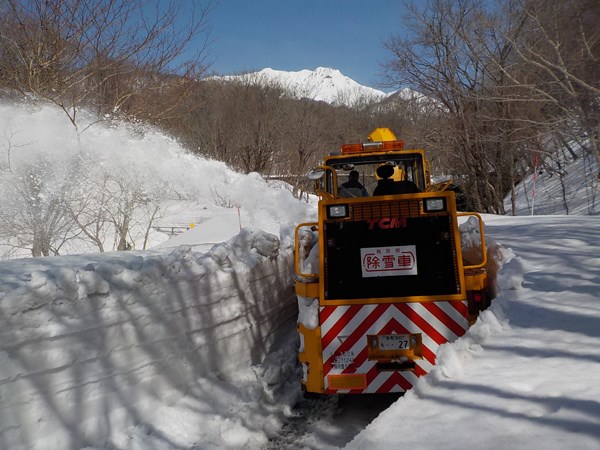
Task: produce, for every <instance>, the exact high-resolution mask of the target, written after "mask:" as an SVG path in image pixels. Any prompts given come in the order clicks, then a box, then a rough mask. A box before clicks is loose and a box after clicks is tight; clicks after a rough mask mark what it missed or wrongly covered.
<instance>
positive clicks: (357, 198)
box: [295, 128, 490, 394]
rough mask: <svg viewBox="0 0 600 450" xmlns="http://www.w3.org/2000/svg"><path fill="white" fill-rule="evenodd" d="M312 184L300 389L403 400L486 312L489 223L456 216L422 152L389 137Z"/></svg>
mask: <svg viewBox="0 0 600 450" xmlns="http://www.w3.org/2000/svg"><path fill="white" fill-rule="evenodd" d="M309 178H310V179H312V180H313V182H314V187H315V193H316V194H317V195H318V197H319V203H318V222H312V223H301V224H299V225H298V226H297V227H296V234H295V238H296V244H295V245H296V249H295V250H296V251H295V255H296V261H295V266H296V274H297V280H296V285H295V289H296V294H297V296H298V302H299V320H298V331H299V335H300V349H299V360H300V362H301V364H302V368H303V376H302V385H303V389H304V390H305V391H306V392H309V393H322V394H335V393H350V394H361V393H389V392H404V391H406V390H407V389H410V388H411V387H412V386H413V385H414V383H415V382H416V380H417V379H418V377H420V376H422V375H424V374H426V373H427V372H429V371H430V370H431V368H432V367H433V365H434V364H435V358H436V353H437V351H438V348H439V346H440V345H442V344H444V343H446V342H451V341H453V340H456V339H457V338H458V337H459V336H462V335H463V334H465V333H466V331H467V329H468V328H469V326H470V324H472V323H473V322H474V321H475V319H476V318H477V315H478V314H479V312H480V311H481V310H483V309H485V308H486V307H487V306H489V302H490V294H489V276H488V271H487V270H486V263H487V255H486V247H485V237H484V228H483V221H482V219H481V217H480V216H479V215H478V214H476V213H459V212H457V208H456V201H455V194H454V192H451V191H443V190H439V189H440V187H439V186H433V185H432V184H431V181H430V170H429V162H428V161H427V160H426V159H425V156H424V151H423V150H422V149H416V150H406V149H404V143H403V141H400V140H397V139H396V137H395V136H394V134H393V133H392V132H391V131H390V130H389V129H387V128H378V129H376V130H375V131H373V132H372V133H371V135H370V136H369V139H368V142H364V143H357V144H346V145H343V146H342V148H341V151H340V152H338V153H334V154H330V155H329V156H326V157H325V158H324V160H323V164H322V165H321V166H319V167H317V168H315V169H313V170H312V171H311V172H310V173H309ZM459 221H460V222H462V223H463V225H461V226H460V228H459ZM465 226H466V228H468V227H469V226H470V231H471V234H470V235H469V236H470V237H469V239H468V240H469V242H468V243H465V242H463V245H461V232H462V233H463V234H465V233H464V230H463V228H465ZM472 236H476V242H473V237H472ZM462 240H463V241H465V240H466V239H464V238H463V239H462ZM463 247H468V248H467V249H466V250H465V248H463ZM467 253H469V255H467ZM467 257H468V258H469V261H468V260H467ZM473 259H476V260H475V261H473Z"/></svg>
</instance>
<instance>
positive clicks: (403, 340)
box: [377, 334, 410, 350]
mask: <svg viewBox="0 0 600 450" xmlns="http://www.w3.org/2000/svg"><path fill="white" fill-rule="evenodd" d="M377 344H378V348H379V350H408V349H410V334H383V335H380V336H377Z"/></svg>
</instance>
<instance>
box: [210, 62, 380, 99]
mask: <svg viewBox="0 0 600 450" xmlns="http://www.w3.org/2000/svg"><path fill="white" fill-rule="evenodd" d="M213 78H214V79H221V80H230V81H235V80H238V81H248V82H255V83H259V84H260V83H263V84H275V85H277V86H282V87H284V88H285V89H286V90H288V91H290V92H291V93H292V94H293V95H294V96H296V97H298V98H310V99H313V100H317V101H324V102H327V103H331V104H335V105H348V106H350V105H354V104H356V103H357V102H361V103H366V102H369V103H370V102H377V101H381V100H383V99H385V98H386V97H388V96H389V95H391V94H386V93H385V92H383V91H379V90H377V89H373V88H371V87H368V86H363V85H361V84H359V83H357V82H356V81H354V80H353V79H351V78H349V77H347V76H345V75H344V74H342V73H341V72H340V71H339V70H337V69H331V68H328V67H317V68H316V69H315V70H300V71H297V72H287V71H283V70H274V69H270V68H267V69H262V70H260V71H258V72H250V73H247V74H243V75H227V76H221V77H213Z"/></svg>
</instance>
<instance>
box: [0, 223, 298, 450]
mask: <svg viewBox="0 0 600 450" xmlns="http://www.w3.org/2000/svg"><path fill="white" fill-rule="evenodd" d="M289 242H290V240H289V238H287V239H284V245H283V246H282V247H281V248H280V240H279V239H278V238H277V237H276V236H274V235H271V234H268V233H265V232H263V231H259V230H255V229H244V230H242V232H241V233H240V234H239V235H238V236H236V237H235V238H233V239H231V240H230V241H228V242H227V243H225V244H220V245H216V246H214V247H213V248H212V249H211V250H210V252H208V253H207V254H206V255H200V254H195V253H193V252H192V251H191V249H190V248H189V247H186V246H182V247H178V248H176V249H174V250H172V251H170V252H169V253H158V252H155V253H138V254H135V253H128V252H125V253H118V254H105V255H95V256H94V257H89V256H87V257H83V256H82V257H74V256H71V257H55V258H45V259H43V260H38V259H29V260H21V261H12V262H0V275H1V276H2V279H3V283H2V284H1V285H0V289H1V290H0V343H1V344H0V424H1V425H0V448H6V449H8V448H10V449H19V448H32V449H44V450H48V449H63V448H83V447H85V446H96V447H102V448H105V447H106V446H108V447H109V448H113V447H116V448H130V445H129V444H130V443H128V439H129V438H130V437H128V436H127V434H123V433H124V432H126V431H127V430H128V429H133V428H134V427H136V425H139V424H145V425H144V427H145V428H144V429H142V430H140V429H139V428H137V429H136V430H135V433H134V434H136V433H137V434H140V433H141V434H143V435H145V434H148V433H150V434H152V433H154V431H149V430H150V429H154V428H155V427H156V426H157V425H152V424H153V423H154V421H156V420H157V418H156V417H152V416H153V414H154V411H155V410H156V408H157V407H158V406H161V407H163V408H165V407H166V406H168V405H173V404H174V403H176V402H179V401H182V399H184V397H185V398H186V399H187V400H185V401H187V402H189V403H190V404H192V403H193V402H194V401H196V403H199V402H198V399H199V398H203V397H206V398H205V399H204V402H200V405H204V404H213V405H215V410H218V404H219V402H221V401H223V400H224V399H225V398H226V394H225V393H221V394H220V396H219V397H220V398H215V397H214V395H215V393H214V392H210V391H212V390H213V388H212V387H211V386H213V387H214V384H212V383H207V382H206V381H203V379H206V378H211V379H214V378H216V379H218V380H220V381H221V382H223V386H226V385H227V383H226V382H227V381H230V380H231V377H232V376H235V377H237V378H239V377H240V376H241V375H240V374H244V373H246V371H247V370H248V369H249V368H250V367H251V366H252V365H253V364H257V363H259V362H261V361H262V359H263V358H264V357H265V355H266V353H267V350H268V349H269V347H270V345H271V344H273V342H274V341H275V340H276V339H277V338H278V331H279V330H280V328H281V327H282V326H283V325H286V324H288V328H289V323H290V321H291V322H293V321H294V320H295V319H296V316H297V308H296V302H295V297H294V295H293V291H292V289H291V288H290V286H292V279H291V274H292V270H291V264H292V250H293V249H292V248H291V246H290V245H289ZM271 377H273V375H271ZM237 382H239V379H238V380H237ZM206 389H208V390H206ZM224 390H226V389H224ZM227 415H228V416H231V412H228V413H227ZM260 417H264V414H263V415H261V416H260ZM161 420H164V418H160V420H159V423H160V421H161ZM218 425H219V430H218V431H215V433H214V434H215V446H216V447H220V448H226V447H227V445H228V444H227V442H223V439H226V438H227V437H229V438H230V439H233V442H232V443H231V445H233V447H234V448H235V447H237V446H238V445H242V444H243V443H244V442H246V441H247V440H248V439H251V438H252V439H255V440H257V439H258V440H259V441H260V440H261V439H262V440H265V439H266V438H265V434H264V433H265V431H264V430H263V429H261V426H259V427H258V430H254V431H250V430H252V427H249V426H248V427H244V426H242V425H241V424H240V423H237V422H236V421H235V420H230V423H227V422H224V423H221V421H220V420H219V421H218ZM153 427H154V428H153ZM228 427H229V428H230V429H238V432H237V433H233V434H228V433H227V432H226V430H227V428H228ZM239 429H243V430H244V432H239ZM171 431H173V430H171ZM196 431H197V430H196ZM253 433H254V434H256V436H253ZM175 434H176V433H175ZM233 436H235V438H233ZM170 439H172V436H171V437H170ZM137 441H139V442H142V444H141V445H142V447H143V442H144V440H143V439H142V440H141V441H140V439H139V438H138V439H137Z"/></svg>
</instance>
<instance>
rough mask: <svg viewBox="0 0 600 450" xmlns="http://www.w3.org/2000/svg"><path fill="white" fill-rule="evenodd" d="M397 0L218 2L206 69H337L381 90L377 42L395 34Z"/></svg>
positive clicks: (382, 56) (382, 55)
mask: <svg viewBox="0 0 600 450" xmlns="http://www.w3.org/2000/svg"><path fill="white" fill-rule="evenodd" d="M404 11H405V8H404V1H403V0H320V1H319V0H279V1H277V0H220V1H219V3H218V4H217V6H216V7H215V9H214V10H213V11H212V13H211V14H210V16H209V18H208V22H209V26H210V27H211V29H212V31H211V39H212V43H211V45H210V47H209V59H210V60H212V61H213V64H212V66H211V69H212V71H214V72H216V73H218V74H219V75H228V74H233V73H240V72H244V71H254V70H260V69H264V68H266V67H270V68H272V69H277V70H287V71H298V70H302V69H315V68H317V67H332V68H335V69H339V70H340V71H341V72H342V73H343V74H344V75H346V76H348V77H350V78H352V79H353V80H355V81H357V82H358V83H360V84H363V85H365V86H371V87H374V88H378V89H381V87H380V86H378V83H380V82H381V76H380V74H381V70H382V69H381V63H382V62H385V61H386V60H388V59H389V58H390V54H389V52H388V51H386V50H385V49H384V48H383V42H384V41H385V40H387V38H388V37H389V36H390V35H393V34H399V33H400V32H401V19H402V15H403V14H404Z"/></svg>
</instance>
